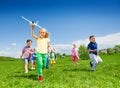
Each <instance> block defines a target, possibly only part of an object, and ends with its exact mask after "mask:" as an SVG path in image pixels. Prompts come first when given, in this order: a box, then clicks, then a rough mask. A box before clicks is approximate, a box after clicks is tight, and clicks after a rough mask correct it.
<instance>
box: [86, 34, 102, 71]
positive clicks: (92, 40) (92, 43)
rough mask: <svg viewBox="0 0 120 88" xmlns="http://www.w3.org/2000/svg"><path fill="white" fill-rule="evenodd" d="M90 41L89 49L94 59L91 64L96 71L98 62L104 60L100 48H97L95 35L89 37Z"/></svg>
mask: <svg viewBox="0 0 120 88" xmlns="http://www.w3.org/2000/svg"><path fill="white" fill-rule="evenodd" d="M89 41H90V43H89V44H88V47H87V49H88V51H89V56H90V58H91V59H92V62H90V66H91V68H92V71H95V69H96V66H97V64H98V63H100V62H102V59H101V58H100V57H99V55H98V48H97V43H96V42H95V36H94V35H91V36H90V37H89Z"/></svg>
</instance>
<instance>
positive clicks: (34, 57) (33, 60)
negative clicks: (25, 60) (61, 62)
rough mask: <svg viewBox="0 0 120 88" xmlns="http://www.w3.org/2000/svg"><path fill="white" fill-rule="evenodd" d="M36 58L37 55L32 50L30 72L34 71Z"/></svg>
mask: <svg viewBox="0 0 120 88" xmlns="http://www.w3.org/2000/svg"><path fill="white" fill-rule="evenodd" d="M36 58H37V55H36V52H35V49H34V53H33V55H32V68H31V69H32V70H35V64H36Z"/></svg>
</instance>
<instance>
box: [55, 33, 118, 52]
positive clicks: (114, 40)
mask: <svg viewBox="0 0 120 88" xmlns="http://www.w3.org/2000/svg"><path fill="white" fill-rule="evenodd" d="M96 42H97V43H98V48H99V49H105V48H111V47H114V46H115V45H117V44H120V32H119V33H114V34H109V35H106V36H102V37H97V36H96ZM74 43H75V44H76V45H77V47H79V46H80V45H82V44H85V45H86V46H87V44H88V43H89V39H88V38H87V39H83V40H76V41H73V42H72V44H74ZM72 44H56V45H54V47H55V49H56V51H57V52H59V53H67V54H71V49H72Z"/></svg>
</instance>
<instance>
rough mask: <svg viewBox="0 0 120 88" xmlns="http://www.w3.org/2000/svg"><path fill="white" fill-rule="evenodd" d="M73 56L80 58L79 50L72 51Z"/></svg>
mask: <svg viewBox="0 0 120 88" xmlns="http://www.w3.org/2000/svg"><path fill="white" fill-rule="evenodd" d="M72 56H77V57H78V50H77V48H73V49H72Z"/></svg>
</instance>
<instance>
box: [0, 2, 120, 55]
mask: <svg viewBox="0 0 120 88" xmlns="http://www.w3.org/2000/svg"><path fill="white" fill-rule="evenodd" d="M21 16H25V17H27V18H28V19H30V20H34V21H37V20H38V21H39V24H40V25H41V26H43V27H45V28H46V29H47V30H48V31H49V32H50V33H51V44H53V45H57V44H72V43H73V41H77V40H84V39H86V38H88V37H89V36H90V35H91V34H94V35H95V36H97V37H99V36H105V35H108V34H113V33H118V32H120V0H2V1H0V20H1V21H0V31H1V35H0V41H1V42H0V52H1V53H0V55H6V54H2V53H3V52H6V53H7V51H13V52H14V51H15V52H16V51H17V50H18V51H19V52H20V50H21V48H22V47H24V45H25V41H26V40H27V39H32V40H33V47H36V42H35V40H34V39H33V38H32V37H31V34H30V33H31V32H30V26H29V24H28V23H27V22H26V21H24V20H23V19H22V18H21ZM38 31H39V28H36V29H35V33H36V35H37V34H38ZM9 55H10V56H12V55H11V54H9ZM9 55H8V56H9Z"/></svg>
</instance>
